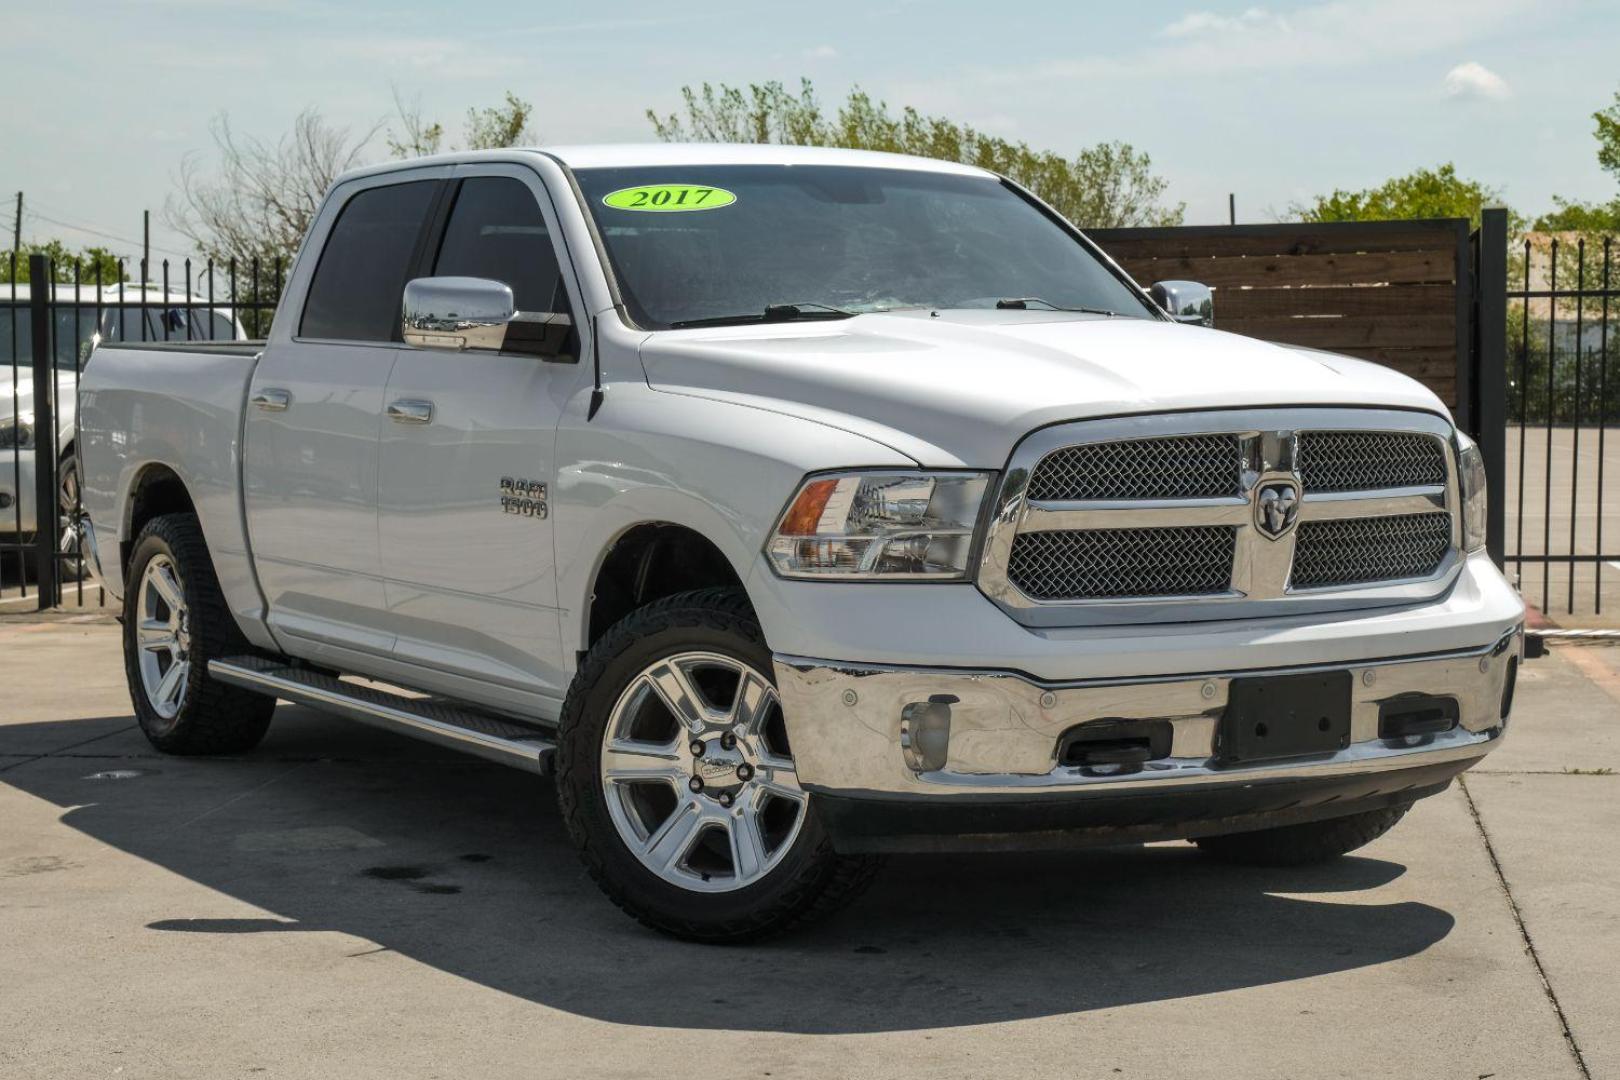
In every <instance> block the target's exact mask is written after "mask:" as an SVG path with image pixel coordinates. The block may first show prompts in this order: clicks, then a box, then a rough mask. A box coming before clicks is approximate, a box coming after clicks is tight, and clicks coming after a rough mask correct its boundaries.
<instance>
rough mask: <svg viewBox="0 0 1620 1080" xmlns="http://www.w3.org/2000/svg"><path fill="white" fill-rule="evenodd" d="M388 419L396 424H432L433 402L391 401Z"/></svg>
mask: <svg viewBox="0 0 1620 1080" xmlns="http://www.w3.org/2000/svg"><path fill="white" fill-rule="evenodd" d="M388 419H390V420H392V421H393V422H394V423H396V424H431V423H433V402H431V401H403V400H402V401H390V402H389V403H388Z"/></svg>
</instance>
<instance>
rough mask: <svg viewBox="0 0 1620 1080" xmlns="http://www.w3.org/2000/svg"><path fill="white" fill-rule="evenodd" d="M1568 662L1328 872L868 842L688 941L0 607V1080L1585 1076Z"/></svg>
mask: <svg viewBox="0 0 1620 1080" xmlns="http://www.w3.org/2000/svg"><path fill="white" fill-rule="evenodd" d="M1576 654H1577V650H1575V649H1572V648H1560V649H1557V650H1555V651H1554V653H1553V655H1552V656H1551V657H1550V658H1548V659H1546V660H1543V661H1537V662H1535V663H1533V664H1531V665H1530V666H1529V668H1528V669H1527V670H1526V671H1525V674H1524V678H1523V682H1522V687H1523V689H1522V691H1521V697H1520V705H1519V710H1518V714H1517V716H1516V719H1515V730H1514V731H1513V732H1512V734H1511V735H1510V738H1509V740H1508V742H1507V744H1506V745H1505V746H1504V747H1503V748H1502V749H1501V750H1500V751H1499V752H1498V753H1496V754H1495V755H1493V756H1492V758H1491V759H1489V762H1488V764H1487V765H1486V766H1485V767H1484V768H1482V769H1480V770H1476V771H1475V772H1472V773H1470V774H1469V775H1468V778H1467V786H1466V789H1464V788H1463V787H1461V786H1455V785H1454V786H1453V788H1452V789H1450V790H1449V791H1447V792H1446V793H1445V794H1444V795H1441V796H1439V797H1436V798H1434V799H1431V800H1428V801H1426V802H1424V803H1421V804H1419V805H1418V807H1417V808H1416V809H1415V810H1414V811H1413V812H1412V814H1411V815H1410V816H1409V817H1408V819H1407V820H1406V821H1405V822H1403V823H1402V824H1401V825H1400V826H1399V827H1398V828H1396V829H1395V830H1394V831H1393V832H1391V833H1390V834H1389V835H1388V836H1386V837H1385V838H1383V839H1381V840H1379V841H1378V842H1376V843H1374V844H1373V845H1371V846H1369V847H1368V848H1366V849H1364V850H1363V851H1362V852H1360V853H1358V854H1357V855H1356V856H1354V857H1351V858H1349V859H1346V860H1343V861H1341V862H1339V863H1338V864H1336V865H1333V866H1329V867H1321V868H1313V869H1308V870H1295V871H1286V872H1285V871H1266V870H1247V869H1234V868H1228V867H1222V866H1219V865H1217V864H1214V863H1212V862H1209V861H1206V860H1204V859H1203V858H1201V857H1200V856H1199V855H1198V854H1197V853H1196V851H1195V850H1193V849H1192V848H1191V847H1190V846H1187V845H1181V844H1171V845H1156V846H1153V847H1150V848H1146V849H1137V850H1128V851H1120V852H1106V853H1088V854H1072V855H1047V856H1040V857H1013V856H998V857H981V858H961V857H940V858H932V857H930V858H904V859H894V860H892V861H891V864H890V866H889V868H888V869H887V871H886V872H885V874H884V875H883V876H882V877H881V878H880V879H879V882H878V884H877V886H876V887H875V888H874V889H873V890H872V892H871V893H869V894H868V895H867V896H866V897H864V898H863V899H862V900H860V901H859V902H858V903H856V904H855V905H854V906H853V907H852V908H851V909H850V910H848V911H847V912H845V913H844V914H843V915H841V916H840V917H839V918H837V919H835V920H834V921H832V922H830V923H827V924H825V925H823V926H820V927H817V928H815V929H813V930H811V931H809V932H806V933H801V934H797V935H794V936H791V937H788V938H786V939H783V940H780V941H776V942H772V943H769V944H766V945H761V946H750V947H746V948H706V947H702V946H694V945H686V944H682V943H679V942H673V941H669V940H666V939H664V938H661V937H659V936H658V935H655V934H652V933H650V932H648V931H645V930H643V929H641V928H640V927H638V926H637V925H636V924H634V923H632V922H630V921H629V920H628V919H626V918H625V917H624V916H623V915H621V914H620V913H619V912H618V911H617V910H616V909H614V908H613V907H612V906H611V905H610V904H608V903H607V901H606V900H604V899H603V898H602V897H601V896H600V895H599V894H598V893H597V891H596V889H595V887H594V886H593V885H591V883H590V882H589V880H588V879H587V878H586V877H585V875H584V873H583V872H582V871H581V869H580V868H579V865H578V863H577V862H576V860H575V858H574V856H573V854H572V851H571V850H570V849H569V847H568V844H567V840H566V836H565V835H564V832H563V829H562V826H561V823H560V821H559V820H558V816H557V812H556V809H555V805H554V802H553V792H552V789H551V787H550V785H549V784H548V783H546V782H543V781H537V780H534V779H531V778H529V777H527V776H525V775H523V774H520V773H517V772H515V771H510V770H506V769H503V768H501V767H499V766H494V765H486V764H483V763H480V762H477V761H474V760H472V759H466V758H461V757H458V756H455V755H453V754H450V753H448V752H440V751H438V750H436V749H433V748H429V747H425V746H421V745H418V744H415V743H412V742H409V741H406V740H403V739H399V738H395V737H393V736H390V735H387V734H384V733H381V732H376V731H372V730H370V729H367V728H363V727H360V726H357V725H352V724H348V723H346V722H344V721H341V720H335V719H330V718H327V717H323V716H320V715H317V714H315V713H311V712H308V711H305V710H301V709H296V708H293V707H290V706H285V705H284V706H283V707H282V708H281V710H280V712H279V713H278V715H277V720H276V724H275V726H274V727H273V728H272V731H271V735H270V737H269V738H268V739H267V740H266V741H265V743H264V745H263V746H262V747H261V748H260V749H259V750H258V751H256V752H254V753H253V754H251V755H246V756H243V757H241V758H233V759H211V760H203V759H190V760H182V759H176V758H164V757H160V756H157V755H155V754H154V753H153V752H152V751H151V750H150V748H149V747H148V746H147V744H146V743H145V741H144V740H143V739H142V738H141V737H140V735H139V733H138V732H137V731H136V730H134V727H133V721H132V720H131V718H130V716H129V705H128V700H127V697H126V696H125V691H124V687H123V675H122V669H121V661H120V659H119V655H118V648H117V628H116V627H115V626H112V625H109V624H107V623H105V622H104V621H102V622H97V621H91V622H82V621H69V620H68V619H62V620H58V621H54V622H51V623H37V622H21V621H16V620H11V621H0V1016H4V1017H5V1018H6V1022H5V1025H4V1027H3V1029H0V1030H3V1032H4V1034H3V1035H0V1075H3V1076H8V1077H9V1076H19V1077H29V1078H32V1077H58V1076H60V1077H76V1078H77V1077H84V1076H102V1075H107V1076H110V1075H115V1074H116V1075H117V1076H119V1077H164V1078H168V1077H184V1076H209V1077H216V1076H237V1075H254V1076H259V1075H264V1076H285V1077H306V1076H307V1077H333V1076H343V1077H373V1076H375V1077H389V1078H397V1077H405V1076H411V1077H415V1076H443V1077H505V1076H540V1077H549V1076H556V1077H570V1078H573V1077H596V1076H613V1077H639V1076H659V1077H684V1076H703V1077H708V1078H713V1077H716V1076H723V1077H735V1078H741V1077H760V1076H771V1077H777V1078H781V1077H807V1078H808V1077H818V1078H819V1077H842V1076H850V1077H863V1078H865V1077H911V1076H929V1077H985V1076H995V1077H1026V1076H1029V1077H1036V1076H1039V1077H1044V1076H1054V1077H1057V1076H1061V1077H1103V1078H1113V1077H1130V1076H1136V1077H1153V1078H1159V1077H1230V1076H1242V1077H1246V1078H1247V1077H1252V1078H1260V1077H1311V1078H1315V1077H1341V1076H1342V1077H1357V1078H1361V1077H1384V1076H1389V1077H1460V1078H1467V1080H1479V1078H1481V1077H1486V1076H1495V1077H1536V1078H1539V1077H1571V1078H1580V1077H1582V1076H1609V1077H1620V1007H1617V1006H1620V1001H1617V988H1620V975H1617V974H1616V973H1615V971H1614V967H1615V961H1614V957H1616V956H1620V914H1617V910H1616V909H1617V904H1616V897H1617V896H1620V889H1617V885H1620V828H1616V826H1617V825H1620V820H1617V807H1620V801H1617V796H1620V776H1617V775H1615V774H1613V773H1608V774H1603V773H1601V771H1600V770H1602V769H1605V768H1610V769H1620V649H1596V648H1593V649H1586V650H1581V651H1580V652H1579V656H1578V657H1577V655H1576ZM1566 769H1581V770H1587V771H1584V772H1582V773H1570V772H1565V771H1564V770H1566ZM1594 773H1595V774H1594ZM1566 1029H1567V1031H1566ZM1576 1047H1578V1048H1579V1056H1577V1053H1576V1050H1575V1048H1576Z"/></svg>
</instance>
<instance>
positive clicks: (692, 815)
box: [557, 589, 879, 942]
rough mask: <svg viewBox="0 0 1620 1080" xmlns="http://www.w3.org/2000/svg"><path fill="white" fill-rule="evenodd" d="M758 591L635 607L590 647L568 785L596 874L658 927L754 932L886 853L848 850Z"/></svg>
mask: <svg viewBox="0 0 1620 1080" xmlns="http://www.w3.org/2000/svg"><path fill="white" fill-rule="evenodd" d="M771 671H772V666H771V654H770V650H769V649H767V648H766V645H765V639H764V635H763V633H762V632H761V631H760V628H759V624H758V622H757V621H756V620H755V618H754V614H753V611H752V609H751V608H750V607H749V605H748V601H747V598H746V597H745V596H744V595H743V594H742V593H741V592H739V591H737V590H734V589H705V590H700V591H696V592H689V593H682V594H679V595H677V596H672V597H668V598H666V599H664V600H660V601H657V602H655V603H653V604H650V605H648V606H647V607H644V608H642V609H640V610H639V611H636V612H634V613H632V614H631V615H629V616H627V617H626V618H625V619H624V620H622V621H621V622H620V623H619V624H618V625H616V626H615V627H613V629H611V630H609V631H608V633H607V634H605V635H604V636H603V637H602V639H601V640H600V641H598V642H597V644H596V645H595V646H594V647H592V649H591V651H590V652H589V653H588V654H587V655H586V657H585V660H584V663H582V664H581V665H580V669H579V672H578V674H576V675H575V677H574V682H573V685H572V686H571V687H570V689H569V694H568V702H567V704H566V705H565V707H564V710H563V715H562V719H561V722H560V731H559V744H558V763H557V765H558V768H557V790H558V799H559V801H560V803H561V806H562V813H563V818H564V820H565V821H566V822H567V824H568V830H569V833H570V835H571V836H572V838H573V840H574V844H575V847H576V848H577V849H578V851H579V854H580V857H581V858H582V859H583V860H584V863H585V866H586V869H587V870H589V871H590V874H591V877H592V878H593V879H595V881H596V883H597V884H598V885H600V886H601V887H602V889H603V891H604V892H606V893H607V895H608V897H609V898H610V899H612V900H613V902H614V903H616V904H617V905H619V907H621V908H623V909H624V910H625V911H626V912H627V913H629V914H630V915H632V916H634V917H635V918H636V919H639V920H640V921H641V922H642V923H644V924H645V925H647V926H650V927H653V928H654V929H657V930H661V931H663V932H665V933H668V934H673V935H675V936H677V937H682V938H687V939H690V940H696V941H710V942H725V941H743V940H748V939H754V938H760V937H764V936H767V935H770V934H774V933H778V932H781V931H783V930H786V929H788V928H789V927H792V926H794V925H797V924H800V923H804V922H808V921H810V920H813V919H816V918H820V917H823V916H825V915H827V914H829V913H831V912H832V911H834V910H836V909H837V908H839V907H841V906H842V905H844V904H845V903H848V902H849V901H850V900H851V899H853V898H854V897H855V896H856V895H857V894H858V893H859V891H860V890H861V889H862V888H864V887H865V886H866V885H867V884H868V883H869V882H870V880H871V878H872V875H873V873H874V872H875V871H876V869H877V866H878V865H879V864H878V861H877V860H875V859H871V858H850V857H846V856H840V855H839V854H837V853H836V852H835V851H834V850H833V848H832V844H831V842H830V841H829V840H828V838H827V836H826V833H825V832H824V831H823V829H822V828H821V825H820V823H819V821H818V820H817V815H816V807H815V804H814V800H813V797H812V796H811V795H810V794H809V793H808V792H805V791H804V790H802V789H801V788H800V787H799V784H798V779H797V775H796V773H795V772H794V768H793V759H792V751H791V748H790V747H789V746H788V745H787V734H786V727H785V724H784V723H783V722H782V716H781V707H780V703H779V702H778V701H777V697H776V686H775V681H774V679H773V678H772V675H771Z"/></svg>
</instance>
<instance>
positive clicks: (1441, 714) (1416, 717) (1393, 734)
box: [1378, 694, 1460, 739]
mask: <svg viewBox="0 0 1620 1080" xmlns="http://www.w3.org/2000/svg"><path fill="white" fill-rule="evenodd" d="M1459 717H1460V711H1459V710H1458V708H1457V699H1456V698H1454V697H1437V696H1435V695H1433V694H1402V695H1400V696H1399V697H1393V698H1390V699H1389V700H1388V701H1383V702H1380V703H1379V705H1378V737H1379V738H1380V739H1409V738H1413V737H1415V736H1424V735H1439V734H1441V733H1443V732H1447V731H1450V730H1451V729H1452V728H1454V727H1456V726H1457V721H1458V719H1459Z"/></svg>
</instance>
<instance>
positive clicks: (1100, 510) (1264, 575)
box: [976, 407, 1463, 627]
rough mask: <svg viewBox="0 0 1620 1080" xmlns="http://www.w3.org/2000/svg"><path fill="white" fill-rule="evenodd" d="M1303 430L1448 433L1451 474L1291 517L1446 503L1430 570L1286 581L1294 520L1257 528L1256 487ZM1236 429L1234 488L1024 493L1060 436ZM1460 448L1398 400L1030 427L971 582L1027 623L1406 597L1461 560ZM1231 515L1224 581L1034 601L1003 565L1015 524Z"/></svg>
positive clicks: (1276, 471) (1212, 616) (1080, 440)
mask: <svg viewBox="0 0 1620 1080" xmlns="http://www.w3.org/2000/svg"><path fill="white" fill-rule="evenodd" d="M1305 431H1370V432H1377V431H1399V432H1408V433H1413V434H1421V435H1428V436H1430V437H1432V438H1434V439H1436V440H1438V441H1440V442H1441V443H1442V444H1444V449H1443V453H1444V457H1445V462H1446V482H1445V484H1444V485H1440V486H1435V487H1418V488H1391V489H1384V490H1375V491H1334V492H1311V491H1305V492H1304V494H1303V498H1302V499H1301V501H1300V509H1299V515H1298V523H1303V522H1307V521H1321V520H1336V519H1343V518H1347V517H1375V516H1381V515H1396V514H1410V513H1422V512H1426V511H1433V510H1446V511H1448V512H1449V513H1450V514H1451V536H1452V543H1451V547H1450V550H1449V551H1448V553H1447V554H1446V556H1445V558H1444V559H1442V560H1441V563H1440V566H1439V567H1438V568H1437V569H1436V570H1435V572H1434V573H1432V574H1429V575H1427V576H1425V577H1421V578H1410V579H1402V580H1396V581H1380V582H1375V583H1373V584H1370V585H1351V586H1328V587H1324V588H1313V589H1294V588H1291V587H1290V585H1289V583H1288V576H1289V572H1290V570H1291V568H1292V564H1293V554H1294V537H1295V535H1296V533H1297V531H1298V523H1296V524H1295V525H1294V527H1292V528H1290V529H1288V530H1287V532H1286V533H1285V534H1284V535H1282V536H1281V537H1280V538H1279V539H1276V540H1271V539H1268V538H1266V537H1265V536H1264V535H1263V534H1261V533H1260V532H1259V530H1258V529H1256V528H1255V527H1254V524H1253V520H1254V519H1253V509H1252V500H1251V496H1252V493H1253V492H1254V490H1255V489H1256V487H1258V486H1260V485H1262V484H1266V483H1269V482H1279V483H1281V482H1293V483H1295V484H1297V483H1298V481H1299V476H1298V472H1297V470H1296V469H1295V462H1294V449H1295V445H1296V441H1297V437H1298V435H1299V434H1300V433H1301V432H1305ZM1234 434H1235V435H1237V436H1238V437H1239V439H1240V441H1241V446H1242V450H1241V453H1242V460H1243V468H1242V485H1241V486H1242V489H1243V495H1242V496H1240V497H1236V498H1232V497H1222V498H1193V499H1152V500H1127V499H1122V500H1118V501H1107V502H1095V501H1088V502H1037V501H1035V500H1031V499H1028V498H1026V496H1025V493H1026V490H1027V488H1028V486H1029V479H1030V476H1031V475H1032V473H1033V472H1034V469H1035V466H1036V465H1037V464H1038V463H1039V462H1040V461H1041V459H1042V458H1044V457H1045V456H1046V455H1047V454H1049V453H1051V452H1053V451H1055V450H1058V449H1061V448H1062V447H1065V446H1075V445H1079V444H1084V443H1097V442H1119V441H1125V440H1131V439H1151V438H1165V437H1171V436H1182V435H1234ZM1457 485H1458V474H1457V449H1456V445H1455V442H1454V440H1453V427H1452V425H1451V423H1450V422H1449V421H1448V420H1446V419H1445V418H1444V417H1442V416H1439V415H1437V414H1434V413H1425V412H1416V411H1411V410H1403V409H1377V408H1366V409H1360V408H1350V407H1311V408H1292V409H1291V408H1267V409H1233V410H1218V411H1214V410H1212V411H1202V412H1185V413H1158V414H1151V415H1141V416H1123V417H1112V418H1108V419H1102V420H1082V421H1076V422H1074V423H1068V424H1058V425H1054V426H1052V427H1047V428H1041V429H1040V430H1038V431H1035V432H1032V433H1031V434H1030V435H1029V436H1027V437H1026V438H1025V439H1024V440H1023V441H1022V442H1021V443H1019V444H1018V446H1017V447H1016V448H1014V450H1013V453H1012V457H1011V459H1010V460H1009V461H1008V464H1007V467H1006V469H1005V470H1003V472H1002V481H1001V487H1000V489H999V490H998V491H997V493H996V497H995V502H994V504H993V508H992V512H991V514H990V523H989V526H988V529H987V531H986V536H985V541H984V544H983V547H982V549H981V554H980V557H979V563H978V568H977V577H976V583H977V584H978V586H979V589H980V591H982V592H983V593H984V594H985V595H986V596H987V597H989V598H990V599H991V600H992V601H993V602H995V603H996V604H997V605H998V606H1000V607H1001V608H1002V609H1003V610H1004V611H1006V612H1007V613H1008V614H1009V615H1011V616H1012V617H1013V618H1014V619H1016V620H1017V621H1019V622H1021V623H1023V624H1025V625H1027V626H1037V627H1043V626H1082V625H1107V624H1110V623H1112V624H1120V623H1151V622H1190V621H1206V620H1216V619H1233V618H1252V617H1261V616H1278V615H1287V614H1300V615H1303V614H1308V613H1317V612H1323V611H1334V610H1349V609H1353V608H1365V607H1375V606H1387V605H1398V604H1413V603H1419V602H1423V601H1427V600H1431V599H1433V598H1434V597H1436V596H1438V595H1440V594H1441V593H1443V592H1445V591H1446V590H1447V589H1449V588H1450V587H1451V585H1452V583H1453V582H1454V581H1455V580H1456V578H1457V575H1458V574H1459V573H1460V572H1461V569H1462V561H1463V560H1462V555H1461V550H1460V548H1461V531H1460V530H1461V523H1460V519H1459V510H1460V507H1461V499H1460V498H1459V492H1458V486H1457ZM1158 525H1231V526H1234V527H1236V529H1237V550H1236V552H1235V554H1234V557H1233V569H1232V582H1231V588H1230V589H1228V590H1227V591H1225V592H1221V593H1216V594H1212V595H1211V594H1204V595H1196V596H1146V597H1123V598H1121V597H1109V598H1106V599H1099V600H1033V599H1031V598H1029V597H1027V596H1025V595H1024V594H1023V593H1022V592H1021V591H1019V589H1018V587H1017V586H1015V585H1014V584H1013V583H1012V581H1011V580H1009V578H1008V576H1007V566H1008V562H1009V560H1010V558H1011V554H1012V545H1013V540H1014V539H1015V538H1016V537H1017V535H1018V534H1019V533H1020V532H1022V531H1036V530H1063V529H1081V528H1089V529H1102V528H1150V527H1154V526H1158Z"/></svg>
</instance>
